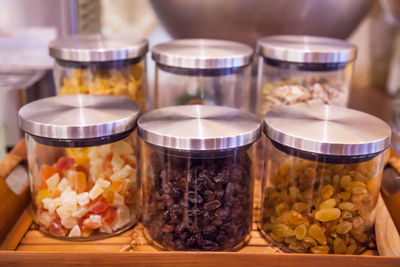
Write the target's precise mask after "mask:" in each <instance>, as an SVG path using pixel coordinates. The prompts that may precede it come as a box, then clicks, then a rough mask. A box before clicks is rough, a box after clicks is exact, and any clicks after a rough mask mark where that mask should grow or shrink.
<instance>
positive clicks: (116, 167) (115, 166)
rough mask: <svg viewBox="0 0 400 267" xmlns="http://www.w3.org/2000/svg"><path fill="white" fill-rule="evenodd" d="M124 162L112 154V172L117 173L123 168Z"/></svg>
mask: <svg viewBox="0 0 400 267" xmlns="http://www.w3.org/2000/svg"><path fill="white" fill-rule="evenodd" d="M124 164H125V161H124V160H123V159H122V158H121V157H120V156H118V155H116V154H114V156H113V157H112V160H111V165H112V167H113V171H114V172H116V171H119V170H121V169H122V167H123V166H124Z"/></svg>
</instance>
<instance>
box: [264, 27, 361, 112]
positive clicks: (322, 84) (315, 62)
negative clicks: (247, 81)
mask: <svg viewBox="0 0 400 267" xmlns="http://www.w3.org/2000/svg"><path fill="white" fill-rule="evenodd" d="M257 51H258V54H259V62H258V78H257V79H258V81H257V87H258V96H259V98H258V99H259V100H258V108H257V110H258V115H259V116H260V117H262V116H264V114H265V113H266V112H268V111H269V110H271V109H272V108H274V107H278V106H282V105H291V104H296V103H310V104H311V103H312V104H328V105H337V106H347V102H348V99H349V92H350V84H351V77H352V72H353V65H354V60H355V59H356V54H357V48H356V46H354V45H352V44H350V43H348V42H346V41H343V40H339V39H333V38H327V37H315V36H304V35H278V36H269V37H263V38H261V39H260V40H258V43H257Z"/></svg>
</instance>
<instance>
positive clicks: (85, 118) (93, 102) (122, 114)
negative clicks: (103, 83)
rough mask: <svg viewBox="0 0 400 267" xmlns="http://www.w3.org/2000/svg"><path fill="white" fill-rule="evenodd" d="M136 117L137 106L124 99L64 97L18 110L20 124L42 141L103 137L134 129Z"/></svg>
mask: <svg viewBox="0 0 400 267" xmlns="http://www.w3.org/2000/svg"><path fill="white" fill-rule="evenodd" d="M139 115H140V107H139V105H138V104H137V103H136V102H133V101H131V100H129V99H127V98H124V97H119V96H108V95H65V96H54V97H48V98H43V99H40V100H37V101H34V102H31V103H29V104H26V105H25V106H23V107H22V108H21V109H20V110H19V124H20V127H21V129H22V130H23V131H24V132H26V133H28V134H30V135H34V136H38V137H43V138H51V139H68V140H70V139H73V140H76V139H89V138H103V137H108V136H111V135H116V134H120V133H124V132H127V131H131V130H133V129H134V128H135V127H136V122H137V118H138V117H139Z"/></svg>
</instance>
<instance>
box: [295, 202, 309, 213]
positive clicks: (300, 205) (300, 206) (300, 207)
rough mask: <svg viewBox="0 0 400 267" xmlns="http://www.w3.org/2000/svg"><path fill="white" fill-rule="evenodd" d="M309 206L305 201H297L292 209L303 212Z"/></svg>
mask: <svg viewBox="0 0 400 267" xmlns="http://www.w3.org/2000/svg"><path fill="white" fill-rule="evenodd" d="M308 208H309V206H308V204H307V203H304V202H296V203H294V204H293V206H292V209H293V210H295V211H297V212H300V213H302V212H303V211H305V210H307V209H308Z"/></svg>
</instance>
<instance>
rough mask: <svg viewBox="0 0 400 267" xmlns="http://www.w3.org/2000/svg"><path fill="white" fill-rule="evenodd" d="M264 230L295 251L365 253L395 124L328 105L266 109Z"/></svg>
mask: <svg viewBox="0 0 400 267" xmlns="http://www.w3.org/2000/svg"><path fill="white" fill-rule="evenodd" d="M264 133H265V135H266V139H267V140H266V143H267V145H266V155H265V156H266V159H267V164H266V166H267V167H266V172H265V177H264V181H263V203H262V220H261V223H260V224H259V228H260V230H261V232H262V234H263V235H264V236H265V237H266V238H267V239H268V240H269V241H272V242H273V243H275V244H276V245H277V246H279V247H280V248H281V249H282V250H284V251H288V252H301V253H305V252H311V253H335V254H358V253H361V252H362V251H363V250H364V249H365V248H366V247H367V246H368V243H369V241H371V238H372V234H373V233H372V232H373V225H374V220H375V208H376V204H377V201H378V196H379V192H380V185H381V175H382V169H383V166H384V163H385V156H386V155H387V154H388V153H386V149H387V148H388V146H389V145H390V135H391V129H390V127H389V126H388V125H387V124H386V123H385V122H384V121H382V120H380V119H378V118H375V117H373V116H372V115H369V114H366V113H362V112H360V111H356V110H352V109H347V108H343V107H335V106H327V105H310V104H296V105H291V106H285V107H279V108H275V109H273V110H272V111H270V112H268V113H267V114H266V115H265V117H264Z"/></svg>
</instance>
